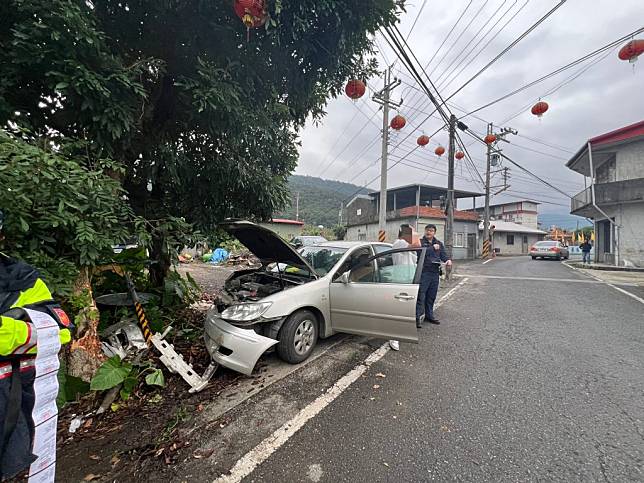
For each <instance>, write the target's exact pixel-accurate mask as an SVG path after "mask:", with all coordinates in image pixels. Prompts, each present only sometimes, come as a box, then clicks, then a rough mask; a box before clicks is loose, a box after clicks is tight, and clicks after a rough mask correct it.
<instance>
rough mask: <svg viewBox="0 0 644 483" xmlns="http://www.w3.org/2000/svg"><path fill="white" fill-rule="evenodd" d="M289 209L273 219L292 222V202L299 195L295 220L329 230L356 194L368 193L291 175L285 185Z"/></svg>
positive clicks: (359, 189) (344, 185) (362, 189)
mask: <svg viewBox="0 0 644 483" xmlns="http://www.w3.org/2000/svg"><path fill="white" fill-rule="evenodd" d="M288 185H289V191H290V192H291V206H290V207H289V208H287V209H286V210H284V211H282V212H280V213H277V214H275V218H288V219H292V220H294V219H295V215H296V213H295V211H296V205H297V203H296V199H297V194H298V193H299V198H300V202H299V219H300V220H302V221H304V222H305V223H306V224H307V225H324V226H325V227H331V226H334V225H337V224H338V221H339V216H338V215H339V213H340V206H341V205H342V203H343V202H344V203H346V202H347V201H349V200H350V198H352V197H353V196H355V195H356V194H359V193H368V192H369V190H367V189H365V188H361V187H360V186H356V185H354V184H350V183H342V182H340V181H333V180H327V179H321V178H314V177H312V176H299V175H293V176H291V177H290V178H289V181H288Z"/></svg>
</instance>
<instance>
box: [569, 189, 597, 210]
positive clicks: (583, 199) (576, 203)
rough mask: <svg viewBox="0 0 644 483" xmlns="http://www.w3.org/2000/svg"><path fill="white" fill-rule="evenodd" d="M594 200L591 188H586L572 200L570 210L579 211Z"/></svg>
mask: <svg viewBox="0 0 644 483" xmlns="http://www.w3.org/2000/svg"><path fill="white" fill-rule="evenodd" d="M591 202H592V194H591V192H590V188H586V189H585V190H584V191H582V192H581V193H577V194H576V195H575V196H573V197H572V199H571V200H570V208H571V210H570V211H577V210H578V209H580V208H582V207H584V206H586V205H589V204H590V203H591Z"/></svg>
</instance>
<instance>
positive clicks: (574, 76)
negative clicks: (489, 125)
mask: <svg viewBox="0 0 644 483" xmlns="http://www.w3.org/2000/svg"><path fill="white" fill-rule="evenodd" d="M616 48H617V47H615V48H613V49H612V50H608V51H606V53H605V54H604V55H602V56H601V57H599V58H598V59H595V60H594V61H593V62H591V63H590V64H588V65H587V66H584V67H582V68H581V69H579V70H578V71H577V72H575V73H573V74H572V75H571V76H569V77H567V78H566V79H564V80H563V81H562V82H561V83H559V84H558V85H556V86H555V87H553V88H552V89H550V90H549V91H548V92H545V93H544V94H542V95H541V96H539V99H541V98H542V97H546V96H550V95H552V94H554V93H555V92H557V91H558V90H559V89H561V88H562V87H565V86H567V85H568V84H570V83H571V82H572V81H574V80H575V79H577V78H579V77H580V76H582V75H583V74H585V73H586V72H587V71H588V70H590V69H591V68H592V67H593V66H595V65H596V64H598V63H599V62H601V61H602V60H604V59H605V58H606V57H608V56H609V55H610V54H611V53H612V52H613V51H614V50H615V49H616ZM533 102H536V101H535V100H533V101H532V102H530V103H529V104H527V105H525V106H524V107H522V108H521V110H519V111H518V112H517V113H516V114H514V115H512V116H510V117H509V118H508V119H506V120H505V121H503V124H505V123H506V122H509V121H511V120H512V119H515V118H517V117H519V116H520V115H521V114H523V113H524V112H526V110H527V109H528V108H529V107H530V106H531V105H532V103H533Z"/></svg>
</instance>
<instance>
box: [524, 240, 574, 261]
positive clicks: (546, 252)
mask: <svg viewBox="0 0 644 483" xmlns="http://www.w3.org/2000/svg"><path fill="white" fill-rule="evenodd" d="M530 256H531V257H532V259H533V260H536V259H537V258H542V259H544V260H545V259H546V258H552V259H555V260H561V259H562V258H563V259H564V260H568V259H569V258H570V252H569V251H568V247H567V246H566V245H564V244H563V243H561V242H560V241H556V240H543V241H539V242H537V243H535V244H534V245H532V246H531V247H530Z"/></svg>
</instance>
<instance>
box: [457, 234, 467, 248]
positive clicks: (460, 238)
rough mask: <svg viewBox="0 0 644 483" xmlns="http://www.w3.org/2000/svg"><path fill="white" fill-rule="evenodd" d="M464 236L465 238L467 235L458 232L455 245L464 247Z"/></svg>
mask: <svg viewBox="0 0 644 483" xmlns="http://www.w3.org/2000/svg"><path fill="white" fill-rule="evenodd" d="M464 238H465V235H464V234H463V233H456V235H454V246H455V247H464V246H465V245H464V243H463V242H464Z"/></svg>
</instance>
